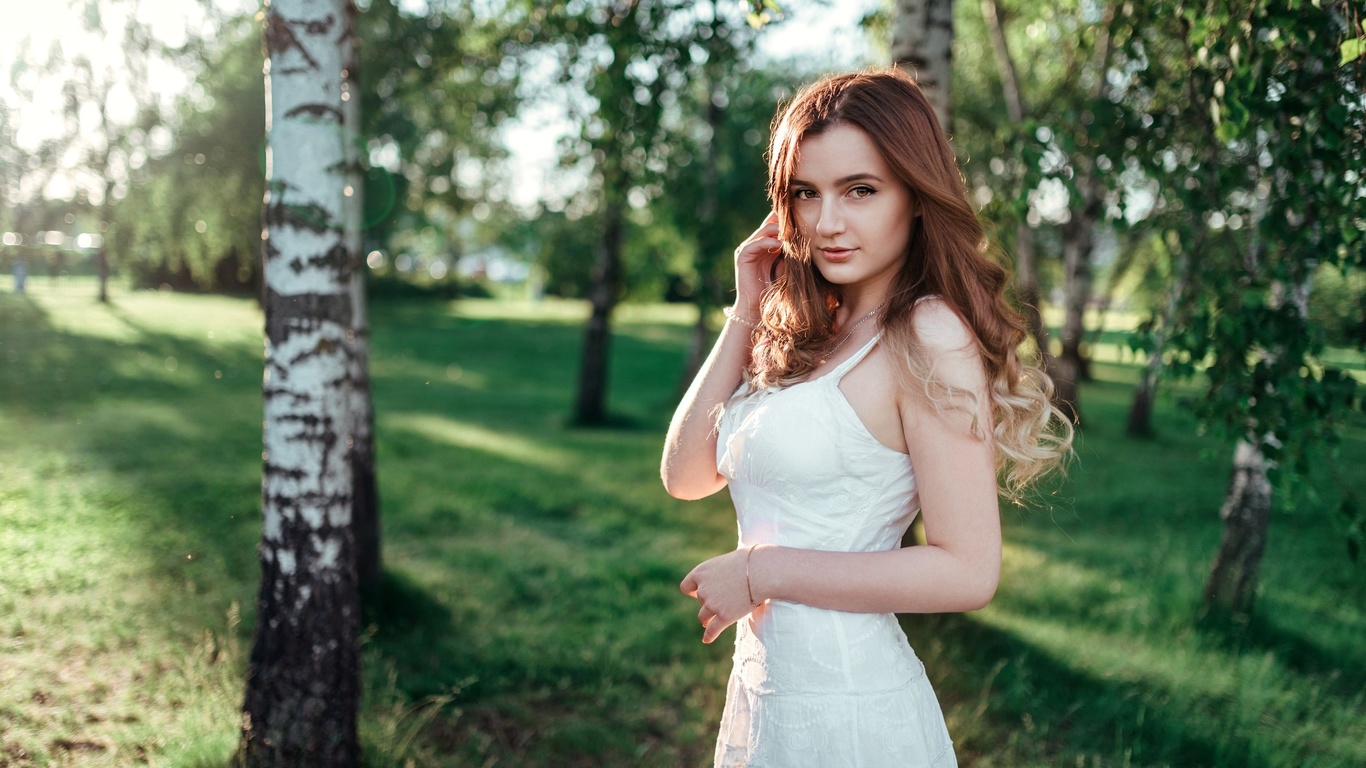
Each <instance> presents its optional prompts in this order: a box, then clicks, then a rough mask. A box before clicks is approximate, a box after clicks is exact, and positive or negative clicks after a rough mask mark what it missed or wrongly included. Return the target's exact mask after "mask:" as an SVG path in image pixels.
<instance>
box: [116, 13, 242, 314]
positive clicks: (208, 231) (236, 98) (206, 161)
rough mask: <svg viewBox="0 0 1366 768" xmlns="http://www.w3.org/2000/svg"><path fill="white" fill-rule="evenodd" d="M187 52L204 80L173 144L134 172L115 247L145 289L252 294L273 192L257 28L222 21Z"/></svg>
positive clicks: (186, 103) (186, 101)
mask: <svg viewBox="0 0 1366 768" xmlns="http://www.w3.org/2000/svg"><path fill="white" fill-rule="evenodd" d="M184 55H185V57H186V59H187V62H186V66H191V67H194V68H195V69H197V70H198V71H200V72H201V73H202V76H201V77H199V78H198V80H197V87H196V89H194V91H193V92H191V93H189V94H187V95H186V96H185V97H184V98H183V99H182V100H181V102H180V105H179V109H178V112H177V114H176V115H175V117H174V119H173V122H172V124H171V128H172V135H173V137H174V138H173V140H172V144H171V146H170V148H169V149H168V150H166V151H165V152H164V154H161V155H160V156H154V157H151V158H149V159H148V160H147V161H146V165H145V166H144V167H142V168H141V169H139V170H138V171H136V172H135V173H134V176H133V183H132V184H131V186H130V189H129V191H128V194H127V196H126V197H124V198H123V200H121V201H120V202H119V203H118V205H117V206H116V208H115V210H114V214H113V218H114V225H113V231H112V233H111V235H110V238H109V241H110V248H111V250H112V251H114V252H115V253H117V254H118V255H119V259H118V260H119V262H120V263H121V264H122V265H123V266H124V267H125V268H126V269H127V270H128V271H129V273H130V275H131V277H132V281H133V284H134V286H137V287H153V288H155V287H157V286H159V285H162V284H163V283H166V284H170V285H172V286H174V287H178V288H182V289H200V290H221V291H247V292H250V291H251V290H252V287H253V286H255V285H258V284H259V274H258V272H259V269H258V266H257V264H258V262H259V252H260V248H261V200H262V197H263V195H264V192H265V145H264V140H265V96H264V92H265V86H264V81H263V79H262V77H261V74H260V72H261V61H262V59H261V41H260V30H259V27H258V25H257V23H256V21H255V20H254V19H252V18H251V17H249V16H244V17H237V18H233V19H227V20H224V23H223V25H222V29H221V36H220V37H219V39H218V40H217V41H214V44H212V45H207V46H203V47H195V48H191V49H189V50H187V51H186V52H185V54H184Z"/></svg>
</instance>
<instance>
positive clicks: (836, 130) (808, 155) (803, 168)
mask: <svg viewBox="0 0 1366 768" xmlns="http://www.w3.org/2000/svg"><path fill="white" fill-rule="evenodd" d="M796 159H797V162H796V164H795V167H794V168H793V174H792V175H793V178H794V180H800V181H806V182H811V183H813V184H816V183H822V182H831V181H834V180H836V179H843V178H846V177H848V176H852V175H855V174H871V175H874V176H879V177H881V178H882V179H884V180H890V179H891V178H892V177H893V174H892V170H891V168H890V167H889V166H888V165H887V161H886V160H885V159H883V157H882V152H881V150H879V149H878V148H877V145H876V144H874V143H873V140H872V138H870V137H869V136H868V134H867V133H866V132H864V130H863V129H862V128H859V127H858V126H854V125H849V124H847V123H846V124H840V125H836V126H832V127H830V128H827V129H826V130H824V131H821V132H820V133H817V134H815V135H812V136H806V137H804V138H802V140H801V141H800V142H799V143H798V144H797V158H796Z"/></svg>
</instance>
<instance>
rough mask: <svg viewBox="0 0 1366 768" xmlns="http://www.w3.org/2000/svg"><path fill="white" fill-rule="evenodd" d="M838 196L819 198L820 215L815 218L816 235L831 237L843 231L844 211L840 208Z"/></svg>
mask: <svg viewBox="0 0 1366 768" xmlns="http://www.w3.org/2000/svg"><path fill="white" fill-rule="evenodd" d="M839 203H840V201H839V198H838V197H836V196H834V195H830V196H827V197H825V198H822V200H821V212H820V213H821V215H820V218H819V219H817V220H816V235H817V236H819V237H833V236H835V235H838V234H839V233H841V232H843V231H844V212H843V211H842V210H840V204H839Z"/></svg>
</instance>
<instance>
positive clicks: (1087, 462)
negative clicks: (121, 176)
mask: <svg viewBox="0 0 1366 768" xmlns="http://www.w3.org/2000/svg"><path fill="white" fill-rule="evenodd" d="M30 288H31V293H30V294H29V295H28V296H26V297H17V296H13V295H10V294H0V766H28V765H81V766H86V765H91V766H116V765H117V766H123V765H141V764H148V763H150V764H153V765H166V766H205V767H206V768H207V767H208V766H224V765H226V764H227V762H228V758H229V757H230V755H231V753H232V750H233V746H234V744H235V738H236V723H237V718H238V714H237V711H238V708H239V706H240V697H241V677H242V671H243V668H244V657H245V652H246V648H247V646H248V644H249V642H250V637H251V635H250V631H251V626H252V623H253V622H254V616H253V610H252V609H253V606H254V601H255V584H256V578H257V564H256V559H255V544H256V540H257V537H258V535H259V516H260V512H259V471H260V464H259V455H260V413H261V411H260V375H261V367H260V354H261V340H260V328H261V319H260V315H259V312H258V311H257V309H256V308H255V306H254V305H253V304H252V303H251V302H249V301H244V300H239V299H228V298H219V297H195V296H183V295H175V294H164V293H151V292H147V293H117V294H116V295H115V301H114V303H113V304H112V305H109V306H107V307H106V306H100V305H98V304H96V303H95V302H93V301H91V299H90V296H92V295H93V290H92V289H93V286H91V285H89V284H87V283H82V282H80V281H67V282H64V283H60V284H56V285H54V284H51V283H49V282H48V281H46V280H33V281H30ZM583 316H584V310H583V308H582V307H581V306H580V305H577V304H572V303H559V302H546V303H541V304H525V303H521V304H519V303H515V302H493V301H473V300H466V301H462V302H459V303H450V304H446V303H434V302H407V303H398V302H394V303H380V304H377V305H376V306H375V307H374V308H373V322H374V326H375V332H374V360H373V376H374V386H375V399H376V408H377V419H378V424H377V427H378V445H377V449H378V454H379V459H380V478H379V482H380V492H381V497H382V503H383V509H384V536H385V558H386V576H385V583H384V587H383V590H382V594H381V599H379V600H377V601H376V602H375V604H374V605H373V606H371V607H370V608H369V612H368V615H367V630H366V634H365V637H364V670H363V674H364V679H365V685H366V699H365V702H364V711H363V715H362V734H363V738H364V740H365V743H366V759H367V764H368V765H371V766H407V765H413V766H428V765H431V766H523V765H525V766H557V767H558V766H661V767H662V766H671V767H672V766H700V765H708V764H710V753H711V746H712V739H713V737H714V727H715V723H716V721H717V719H718V717H719V714H720V707H721V704H722V700H723V695H724V694H723V689H724V679H725V675H726V673H727V671H728V669H729V653H730V651H729V649H728V648H727V647H725V646H726V643H725V642H722V643H718V644H717V645H715V646H712V647H704V646H702V645H701V644H700V643H699V642H698V637H699V635H700V633H699V631H698V629H697V627H696V621H695V618H694V617H693V614H694V613H695V609H694V608H692V607H690V606H689V605H688V603H689V601H687V600H686V599H684V598H682V597H680V596H679V595H678V594H677V591H676V587H675V585H676V584H677V581H678V579H679V578H681V576H682V574H683V573H685V572H686V571H687V569H688V568H689V567H691V566H692V565H693V564H695V563H696V562H698V561H699V560H701V559H703V558H705V557H708V556H710V555H711V554H714V553H716V552H718V551H721V550H723V549H724V548H727V547H730V546H733V545H734V536H735V533H734V517H733V512H732V511H731V510H730V508H729V504H728V501H727V499H726V498H725V494H720V495H718V497H714V498H712V499H708V500H705V501H702V502H693V503H683V502H677V501H674V500H672V499H669V498H668V497H667V496H666V495H665V494H664V493H663V491H662V490H661V489H660V487H659V484H658V479H657V476H656V466H657V464H656V463H657V456H658V449H659V445H660V441H661V439H662V434H663V430H664V427H665V424H666V422H667V418H668V416H669V414H670V412H671V411H672V408H673V405H674V402H675V398H676V396H677V385H678V381H677V376H678V371H679V368H680V367H681V364H682V360H683V356H684V355H683V348H684V345H685V343H686V338H687V324H688V323H689V321H690V318H689V314H688V312H687V310H686V309H683V308H678V307H627V308H624V309H623V311H622V312H621V313H620V314H619V316H618V333H617V335H616V337H615V340H614V347H613V356H614V357H613V360H614V364H613V372H612V382H611V401H612V406H613V409H614V411H615V412H616V413H617V414H618V415H619V416H620V417H621V419H620V426H619V427H618V428H614V429H611V430H584V429H572V428H569V427H567V426H566V423H567V416H568V414H569V410H570V403H571V398H572V395H573V387H574V380H575V374H576V359H577V358H576V355H577V349H578V345H579V341H580V335H581V331H580V323H581V320H582V318H583ZM1105 341H1108V336H1107V337H1106V338H1103V339H1102V342H1105ZM1097 357H1098V360H1101V361H1106V360H1113V361H1116V362H1098V363H1097V364H1096V366H1095V368H1096V374H1097V381H1095V382H1093V383H1092V384H1090V385H1088V386H1087V387H1086V388H1085V389H1084V391H1083V397H1084V398H1085V406H1084V407H1085V409H1086V413H1087V417H1088V419H1089V423H1088V427H1087V430H1086V433H1085V435H1084V437H1083V439H1082V441H1081V443H1080V444H1079V446H1078V456H1077V461H1076V463H1075V465H1074V467H1073V469H1072V473H1071V477H1070V479H1069V480H1068V481H1067V482H1066V483H1064V484H1060V485H1058V486H1057V487H1056V488H1051V489H1046V490H1045V491H1042V492H1041V493H1040V497H1039V500H1038V501H1039V503H1038V504H1036V505H1033V506H1031V507H1029V508H1024V509H1016V508H1008V509H1006V510H1005V512H1004V519H1005V523H1006V537H1007V547H1006V555H1005V566H1004V578H1003V582H1002V586H1001V589H1000V592H999V594H998V596H997V598H996V600H995V602H993V604H992V605H991V606H990V607H988V608H987V609H985V610H983V611H979V612H976V613H974V614H971V615H967V616H909V617H904V618H903V624H904V626H905V627H906V629H907V632H908V634H909V635H910V637H911V639H912V643H913V644H914V645H915V646H916V649H917V651H918V652H919V653H920V655H921V656H922V658H924V659H925V661H926V664H927V666H928V667H929V668H930V670H931V674H932V676H933V677H934V679H935V683H936V687H937V689H938V691H939V693H940V698H941V699H942V700H943V702H944V706H945V712H946V715H947V717H948V718H949V721H950V729H951V731H952V732H953V733H954V736H955V739H956V741H957V743H958V747H959V753H960V761H961V763H962V764H963V765H972V766H1063V765H1066V766H1183V767H1184V766H1230V767H1231V766H1252V767H1254V768H1255V767H1257V766H1316V767H1323V766H1355V765H1361V764H1366V693H1363V690H1366V643H1363V641H1362V639H1361V638H1363V637H1366V586H1363V584H1366V579H1363V578H1362V576H1363V573H1362V571H1363V569H1362V567H1361V566H1356V565H1353V564H1352V563H1351V561H1350V560H1349V559H1348V558H1347V555H1346V549H1345V546H1344V544H1343V542H1342V537H1341V535H1340V528H1339V527H1338V525H1337V524H1336V523H1335V522H1334V521H1333V519H1332V517H1331V515H1330V514H1328V513H1326V512H1325V511H1324V510H1327V509H1331V508H1332V507H1334V506H1335V503H1336V498H1337V495H1338V494H1340V493H1341V490H1340V489H1339V487H1338V486H1339V484H1340V483H1338V482H1337V481H1345V482H1347V483H1349V484H1351V485H1350V488H1351V490H1352V492H1353V493H1355V494H1356V495H1357V496H1358V497H1360V496H1361V495H1362V494H1363V493H1366V485H1363V483H1364V482H1366V479H1363V478H1361V477H1358V476H1354V475H1353V473H1352V472H1351V471H1350V469H1349V468H1351V467H1360V466H1362V465H1363V463H1366V428H1363V425H1362V424H1361V422H1360V421H1359V420H1357V421H1355V422H1353V424H1352V425H1351V426H1350V427H1349V429H1348V430H1347V434H1346V437H1345V440H1344V442H1343V444H1342V446H1341V447H1340V451H1341V456H1340V458H1339V459H1338V464H1339V465H1340V469H1338V471H1337V473H1336V478H1337V480H1334V479H1333V478H1334V477H1335V476H1334V475H1333V474H1332V473H1330V472H1328V471H1326V470H1325V471H1324V472H1323V473H1321V476H1316V478H1314V480H1313V482H1312V483H1311V484H1310V485H1311V487H1312V488H1314V489H1316V492H1317V495H1316V496H1310V497H1309V498H1307V499H1306V500H1305V501H1304V502H1302V503H1300V504H1298V505H1296V507H1295V508H1294V509H1293V510H1280V511H1278V512H1277V513H1276V514H1275V517H1274V519H1273V523H1272V525H1273V527H1272V531H1271V542H1270V546H1269V549H1268V552H1267V558H1266V561H1265V565H1264V570H1263V573H1262V588H1261V592H1260V594H1259V597H1258V601H1259V603H1258V605H1259V610H1258V612H1257V614H1256V615H1255V616H1254V617H1253V618H1252V619H1251V620H1250V621H1248V622H1245V623H1243V624H1237V625H1227V624H1225V625H1218V624H1215V623H1213V622H1210V621H1207V620H1201V619H1200V617H1199V611H1198V605H1199V590H1200V586H1201V584H1202V580H1203V577H1204V575H1205V572H1206V568H1207V566H1208V560H1209V557H1210V556H1211V554H1212V553H1213V551H1214V548H1215V546H1216V545H1217V541H1218V536H1219V530H1220V529H1219V523H1218V516H1217V512H1218V507H1219V503H1220V500H1221V497H1222V492H1223V487H1224V482H1225V478H1226V473H1227V463H1228V456H1229V450H1228V446H1226V445H1224V444H1222V443H1220V442H1219V441H1217V440H1213V439H1210V438H1207V437H1200V436H1198V435H1197V430H1196V429H1195V425H1194V424H1193V423H1192V422H1191V421H1190V419H1189V417H1188V416H1187V415H1186V414H1184V413H1183V412H1182V411H1181V410H1180V409H1178V408H1177V407H1176V406H1175V405H1174V404H1173V402H1172V399H1171V398H1170V397H1166V398H1163V399H1161V400H1160V401H1159V403H1158V407H1157V411H1156V425H1157V432H1158V434H1157V437H1155V438H1153V439H1151V440H1146V441H1133V440H1129V439H1127V438H1125V437H1124V436H1123V435H1122V423H1123V417H1124V413H1125V408H1126V407H1127V401H1128V397H1129V395H1130V391H1131V384H1130V382H1131V381H1132V378H1133V376H1134V370H1133V368H1132V367H1131V366H1129V365H1125V364H1123V362H1122V361H1123V359H1124V358H1123V357H1122V355H1119V354H1117V353H1115V354H1113V355H1111V354H1110V353H1109V352H1107V353H1106V354H1105V355H1098V356H1097ZM1357 474H1359V473H1357Z"/></svg>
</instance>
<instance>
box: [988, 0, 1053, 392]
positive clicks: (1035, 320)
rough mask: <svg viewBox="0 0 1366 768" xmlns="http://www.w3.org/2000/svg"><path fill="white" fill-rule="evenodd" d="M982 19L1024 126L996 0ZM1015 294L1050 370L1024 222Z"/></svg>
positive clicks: (1009, 110) (1010, 106)
mask: <svg viewBox="0 0 1366 768" xmlns="http://www.w3.org/2000/svg"><path fill="white" fill-rule="evenodd" d="M982 18H983V19H985V21H986V25H987V34H988V36H989V37H990V38H991V47H992V50H993V51H995V53H996V68H997V70H998V71H999V73H1000V75H1001V97H1002V100H1003V101H1004V102H1005V106H1006V116H1007V117H1009V118H1010V121H1011V122H1012V123H1014V124H1015V125H1022V124H1023V123H1024V119H1025V115H1026V114H1027V112H1028V110H1027V109H1026V107H1025V102H1024V95H1023V94H1022V93H1021V91H1020V78H1019V74H1018V71H1017V70H1016V67H1015V57H1014V56H1012V55H1011V53H1010V43H1009V41H1008V40H1007V38H1006V32H1005V13H1004V12H1003V11H1002V10H1001V7H1000V3H999V0H982ZM1015 291H1016V294H1017V296H1018V298H1019V301H1020V308H1021V309H1022V310H1024V314H1025V322H1026V324H1027V325H1028V327H1029V337H1030V338H1031V339H1033V340H1034V345H1035V347H1036V348H1037V349H1038V354H1039V361H1040V363H1041V364H1042V365H1043V366H1044V367H1045V368H1046V369H1049V370H1052V366H1053V363H1052V355H1051V353H1050V352H1049V349H1048V328H1047V327H1045V326H1044V324H1043V313H1042V312H1040V311H1039V259H1038V249H1037V248H1036V247H1035V240H1034V230H1033V229H1031V228H1030V227H1029V225H1028V224H1026V223H1025V222H1024V221H1017V222H1016V223H1015Z"/></svg>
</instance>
